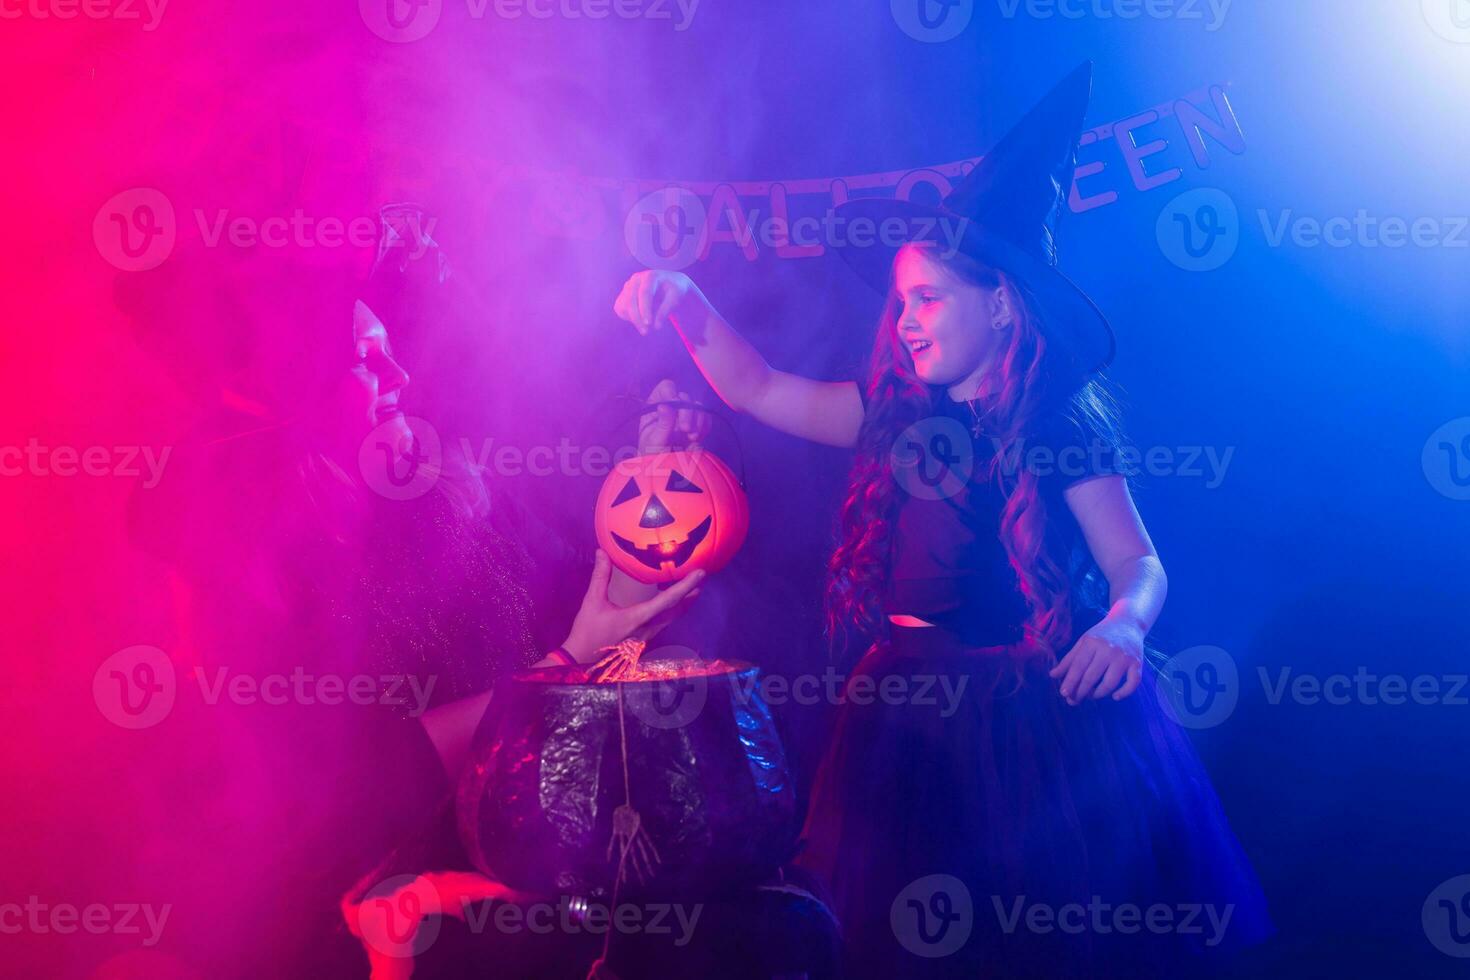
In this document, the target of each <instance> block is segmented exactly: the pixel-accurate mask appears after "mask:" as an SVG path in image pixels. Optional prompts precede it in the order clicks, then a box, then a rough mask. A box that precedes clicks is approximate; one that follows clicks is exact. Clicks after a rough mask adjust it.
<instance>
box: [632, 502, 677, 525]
mask: <svg viewBox="0 0 1470 980" xmlns="http://www.w3.org/2000/svg"><path fill="white" fill-rule="evenodd" d="M672 523H674V515H673V514H670V513H669V509H668V508H667V507H665V506H664V502H663V501H662V500H659V499H658V494H654V495H653V496H651V497H649V498H648V506H647V507H644V508H643V517H642V518H640V519H639V521H638V526H639V527H663V526H664V525H666V524H672Z"/></svg>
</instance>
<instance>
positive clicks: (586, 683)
mask: <svg viewBox="0 0 1470 980" xmlns="http://www.w3.org/2000/svg"><path fill="white" fill-rule="evenodd" d="M703 662H704V663H709V661H703ZM721 662H722V663H724V664H725V665H726V669H725V670H716V671H710V672H708V673H701V674H686V675H675V676H670V677H648V678H643V679H641V680H628V681H591V680H585V679H584V680H567V679H565V678H567V677H568V676H569V675H571V674H572V673H573V672H574V671H576V672H578V673H582V674H583V675H584V676H585V672H584V669H583V668H581V667H550V668H545V669H542V670H523V671H517V672H516V673H514V674H511V675H510V676H509V677H507V678H506V680H507V681H508V682H510V683H512V684H515V685H517V686H519V687H524V688H535V689H537V690H547V691H583V690H588V689H592V690H597V689H605V690H608V691H612V690H616V689H617V688H619V687H621V688H624V689H628V688H636V687H638V686H640V685H650V684H665V683H668V682H669V681H674V680H687V679H690V678H695V677H701V678H704V679H705V680H707V681H719V680H731V679H734V678H736V677H740V676H742V675H746V674H749V673H751V672H759V671H760V667H759V666H757V665H756V664H753V663H751V662H750V661H748V660H725V659H723V658H722V660H721Z"/></svg>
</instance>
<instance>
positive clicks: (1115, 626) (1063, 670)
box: [1051, 619, 1143, 705]
mask: <svg viewBox="0 0 1470 980" xmlns="http://www.w3.org/2000/svg"><path fill="white" fill-rule="evenodd" d="M1051 676H1052V677H1054V678H1055V677H1060V678H1061V679H1062V683H1061V695H1062V697H1063V698H1065V699H1066V701H1067V703H1068V704H1070V705H1078V704H1081V703H1082V701H1083V699H1085V698H1087V697H1093V698H1105V697H1107V696H1108V695H1109V694H1111V695H1112V696H1113V700H1114V701H1121V700H1123V699H1124V698H1126V697H1127V696H1128V695H1130V694H1132V693H1133V692H1134V691H1136V690H1137V689H1138V685H1139V684H1140V683H1141V682H1142V680H1143V630H1141V629H1139V628H1138V627H1137V626H1133V625H1131V624H1128V623H1119V622H1115V621H1113V620H1109V619H1104V620H1103V621H1102V622H1100V623H1098V624H1097V625H1096V626H1094V627H1093V628H1092V629H1090V630H1088V631H1087V632H1086V633H1083V634H1082V636H1081V637H1080V638H1079V639H1078V640H1077V642H1076V644H1075V645H1073V647H1072V649H1071V650H1070V651H1068V652H1067V655H1066V656H1065V657H1063V658H1062V659H1061V660H1060V661H1059V662H1058V663H1057V665H1056V666H1055V667H1053V668H1052V669H1051Z"/></svg>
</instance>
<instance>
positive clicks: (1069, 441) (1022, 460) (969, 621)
mask: <svg viewBox="0 0 1470 980" xmlns="http://www.w3.org/2000/svg"><path fill="white" fill-rule="evenodd" d="M975 421H976V420H975V416H974V414H973V413H972V412H971V410H970V406H969V404H968V403H966V402H956V401H953V400H952V399H951V398H949V396H948V394H947V393H943V392H941V393H940V394H939V395H938V396H937V397H936V398H935V405H934V413H933V415H932V416H931V417H929V418H926V419H923V420H921V421H920V422H918V423H916V424H915V425H914V426H911V427H910V428H909V429H907V430H906V431H905V433H904V434H903V435H902V436H901V437H900V438H899V444H898V445H897V446H895V449H894V456H893V467H894V477H895V479H896V480H897V482H898V485H899V491H898V492H899V498H900V504H899V510H898V518H897V524H896V528H895V535H894V541H893V556H892V564H891V568H890V575H889V581H888V593H887V595H886V596H885V611H886V612H888V613H890V614H893V615H909V616H915V617H918V618H919V619H923V620H925V621H927V622H930V623H934V624H935V625H936V626H941V627H944V628H946V629H948V630H950V631H952V632H954V633H955V634H957V635H958V636H959V637H960V638H961V639H962V640H963V641H964V642H965V643H967V644H969V645H972V646H999V645H1003V644H1011V643H1017V642H1020V641H1021V639H1022V638H1023V635H1022V625H1023V624H1024V623H1025V621H1026V619H1027V614H1028V610H1027V606H1026V601H1025V598H1024V597H1023V596H1022V594H1021V589H1020V583H1019V580H1018V579H1017V576H1016V572H1015V570H1014V569H1013V568H1012V567H1011V563H1010V559H1009V558H1008V557H1007V555H1006V551H1005V545H1004V544H1003V543H1002V541H1001V537H1000V521H1001V512H1002V509H1003V507H1004V505H1005V496H1004V491H1003V490H1002V487H1001V480H1002V478H1004V477H1007V476H1009V477H1011V479H1008V480H1007V485H1010V484H1011V483H1013V482H1014V481H1013V477H1014V475H1015V474H1018V473H1019V468H1020V467H1027V468H1029V469H1030V470H1031V471H1032V472H1033V473H1035V474H1036V476H1037V479H1038V481H1039V483H1040V492H1041V498H1042V500H1043V501H1044V502H1045V505H1046V517H1047V543H1046V547H1047V549H1048V551H1050V553H1052V554H1054V555H1057V556H1059V559H1060V561H1061V564H1062V567H1063V568H1065V569H1067V571H1068V573H1069V574H1070V575H1071V577H1072V581H1073V583H1074V586H1075V585H1078V584H1080V583H1081V582H1082V580H1083V579H1084V578H1085V577H1086V575H1087V572H1088V570H1089V569H1091V568H1095V567H1096V566H1095V563H1093V561H1092V558H1091V554H1090V553H1089V552H1088V550H1087V546H1086V542H1085V541H1084V540H1083V537H1082V531H1081V528H1080V527H1079V526H1078V524H1077V521H1076V518H1075V517H1073V515H1072V511H1071V509H1070V508H1069V507H1068V506H1067V503H1066V501H1065V499H1064V498H1063V496H1062V492H1063V491H1064V490H1066V489H1067V488H1068V487H1070V486H1073V485H1075V484H1078V483H1081V482H1082V481H1084V480H1087V479H1090V478H1092V477H1096V476H1105V475H1111V474H1116V473H1120V472H1122V471H1121V469H1120V467H1119V464H1118V457H1117V447H1116V446H1115V445H1114V444H1113V443H1112V441H1111V440H1109V439H1107V438H1106V437H1105V436H1104V435H1103V434H1102V433H1101V432H1099V431H1096V430H1095V428H1094V427H1092V426H1090V425H1084V424H1083V423H1081V422H1079V421H1077V420H1076V419H1074V418H1072V417H1071V416H1070V415H1069V414H1067V413H1066V412H1064V411H1061V410H1059V411H1057V412H1055V413H1054V414H1051V415H1050V416H1047V417H1044V418H1043V419H1042V420H1041V421H1040V423H1039V424H1038V426H1037V430H1036V433H1035V434H1034V435H1033V436H1031V437H1030V438H1027V439H1025V440H1024V441H1023V443H1022V445H1021V446H1020V447H1019V449H1013V450H1011V451H1009V452H1007V453H1006V455H1005V456H1004V458H1003V459H1002V460H1001V461H1000V463H999V464H998V465H999V468H1000V471H999V472H998V473H997V472H996V471H995V469H994V467H993V465H992V464H993V462H994V460H995V456H996V449H997V447H996V445H995V442H994V440H992V439H991V438H990V437H988V436H986V435H983V434H982V435H980V436H979V437H976V436H974V435H973V428H972V427H973V426H974V425H975ZM1081 592H1082V590H1081V589H1080V588H1074V590H1073V596H1074V599H1073V606H1074V610H1073V623H1074V631H1075V632H1077V633H1080V632H1081V631H1082V630H1085V629H1087V628H1089V627H1090V626H1091V625H1093V624H1094V623H1096V622H1097V620H1098V619H1100V618H1101V612H1100V610H1097V609H1095V608H1090V607H1089V604H1088V603H1087V602H1086V601H1085V600H1084V598H1083V596H1082V594H1081Z"/></svg>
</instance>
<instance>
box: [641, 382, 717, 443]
mask: <svg viewBox="0 0 1470 980" xmlns="http://www.w3.org/2000/svg"><path fill="white" fill-rule="evenodd" d="M648 401H649V403H650V404H652V403H654V402H688V403H689V406H690V407H689V408H678V409H676V408H674V407H673V406H672V405H660V406H659V407H658V408H656V409H654V410H653V411H651V412H649V413H648V414H647V415H645V416H643V417H642V418H640V419H639V420H638V455H640V456H647V455H649V454H651V453H662V452H667V451H669V450H671V449H698V448H699V446H700V444H701V443H703V442H704V440H705V438H706V437H708V436H709V430H710V424H711V423H710V414H709V412H706V411H704V410H703V408H702V406H700V404H699V403H698V402H696V401H695V400H694V399H692V398H690V397H689V395H688V393H686V392H683V391H679V390H677V389H676V388H675V387H674V382H672V381H670V380H668V379H667V378H665V379H664V380H663V381H660V382H659V383H658V384H657V385H655V386H654V389H653V391H652V393H650V394H649V396H648Z"/></svg>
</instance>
